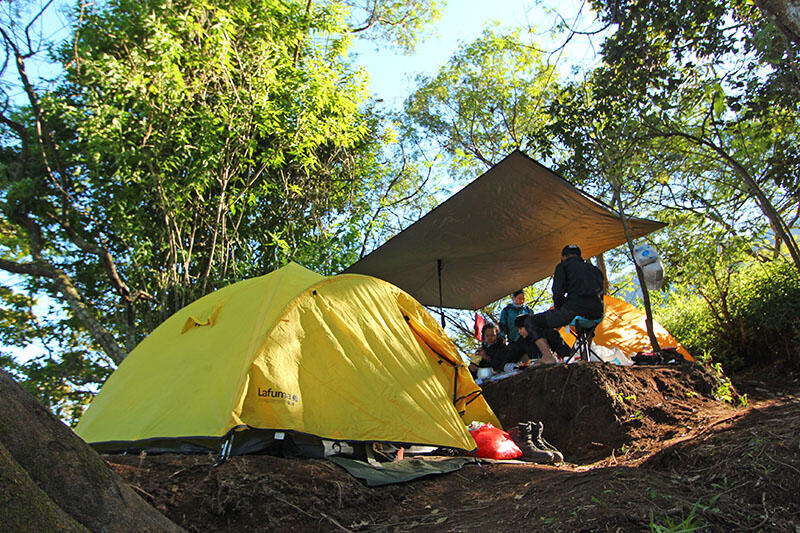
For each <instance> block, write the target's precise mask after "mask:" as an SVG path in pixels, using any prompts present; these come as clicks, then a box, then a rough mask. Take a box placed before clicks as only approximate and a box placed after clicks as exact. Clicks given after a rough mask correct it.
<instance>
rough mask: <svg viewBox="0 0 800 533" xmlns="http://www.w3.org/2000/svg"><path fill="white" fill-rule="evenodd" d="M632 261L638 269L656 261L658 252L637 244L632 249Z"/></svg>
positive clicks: (648, 246)
mask: <svg viewBox="0 0 800 533" xmlns="http://www.w3.org/2000/svg"><path fill="white" fill-rule="evenodd" d="M633 259H634V260H635V261H636V264H637V265H639V266H640V267H643V266H645V265H649V264H650V263H655V262H656V261H658V260H659V259H658V252H657V251H656V249H655V248H653V247H652V246H650V245H649V244H639V245H637V246H636V247H635V248H634V249H633Z"/></svg>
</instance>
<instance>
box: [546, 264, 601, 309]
mask: <svg viewBox="0 0 800 533" xmlns="http://www.w3.org/2000/svg"><path fill="white" fill-rule="evenodd" d="M553 304H554V305H555V308H556V309H559V308H561V307H565V308H567V309H570V310H571V311H574V312H575V313H576V314H578V315H581V316H583V317H585V318H600V317H602V316H603V273H602V272H600V269H599V268H597V267H596V266H594V265H593V264H591V263H589V262H588V261H584V260H583V259H581V258H579V257H569V258H567V259H565V260H564V261H562V262H561V263H559V264H557V265H556V270H555V272H554V273H553Z"/></svg>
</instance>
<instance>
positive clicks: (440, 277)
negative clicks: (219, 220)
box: [436, 259, 444, 329]
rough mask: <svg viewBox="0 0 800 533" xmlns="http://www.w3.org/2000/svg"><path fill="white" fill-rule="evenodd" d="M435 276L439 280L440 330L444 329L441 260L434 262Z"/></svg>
mask: <svg viewBox="0 0 800 533" xmlns="http://www.w3.org/2000/svg"><path fill="white" fill-rule="evenodd" d="M436 276H437V278H439V315H441V317H442V329H444V305H442V260H441V259H437V260H436Z"/></svg>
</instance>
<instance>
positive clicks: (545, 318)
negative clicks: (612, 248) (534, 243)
mask: <svg viewBox="0 0 800 533" xmlns="http://www.w3.org/2000/svg"><path fill="white" fill-rule="evenodd" d="M604 312H605V311H604V306H603V273H602V272H600V269H599V268H597V267H596V266H594V265H593V264H591V263H589V262H588V261H584V260H583V259H582V258H581V249H580V248H579V247H578V246H577V245H576V244H570V245H568V246H565V247H564V249H563V250H561V262H560V263H559V264H557V265H556V269H555V272H554V273H553V309H549V310H547V311H545V312H543V313H537V314H535V315H533V316H532V317H530V326H531V328H532V329H534V328H535V329H537V330H545V329H548V328H550V329H554V328H560V327H562V326H566V325H567V324H569V323H570V322H572V320H573V319H574V318H575V317H576V316H582V317H583V318H588V319H600V318H603V314H604ZM546 342H547V341H546V340H544V341H543V342H539V341H538V340H537V342H536V346H538V347H539V349H540V350H541V351H542V356H545V355H548V352H550V355H552V353H551V350H550V347H549V345H548V346H545V345H544V343H546Z"/></svg>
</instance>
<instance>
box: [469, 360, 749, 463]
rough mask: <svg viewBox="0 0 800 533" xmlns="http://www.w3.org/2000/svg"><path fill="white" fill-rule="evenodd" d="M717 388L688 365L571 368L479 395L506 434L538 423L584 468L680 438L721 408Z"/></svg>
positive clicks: (499, 384) (534, 374) (492, 386)
mask: <svg viewBox="0 0 800 533" xmlns="http://www.w3.org/2000/svg"><path fill="white" fill-rule="evenodd" d="M717 388H718V382H717V379H716V377H715V376H714V375H713V374H710V373H709V372H707V371H706V370H705V369H704V368H703V367H701V366H699V365H695V364H689V363H686V364H682V365H676V366H668V367H664V366H634V367H629V368H625V367H619V366H615V365H596V364H591V365H585V364H577V365H557V366H552V367H539V368H533V369H530V370H527V371H525V372H523V373H521V374H518V375H516V376H512V377H509V378H506V379H503V380H500V381H495V382H491V383H488V384H486V385H485V386H484V387H483V393H484V396H485V398H486V401H487V402H488V403H489V405H490V406H491V407H492V409H493V410H494V412H495V414H496V415H497V417H498V418H499V419H500V422H501V423H502V424H503V426H504V427H505V428H510V427H512V426H513V425H514V424H516V423H517V422H522V421H526V420H539V421H541V422H543V423H544V428H545V431H544V436H545V438H546V439H547V440H548V441H550V442H551V443H552V444H553V445H555V446H556V447H557V448H558V449H559V450H561V451H562V452H563V453H564V457H565V458H566V459H567V460H568V461H570V462H573V463H581V464H585V463H591V462H593V461H597V460H600V459H603V458H606V457H609V456H611V455H612V454H620V453H623V454H630V453H632V454H635V453H637V449H642V450H649V449H652V448H653V447H657V446H658V445H659V443H660V442H661V441H664V440H669V439H672V438H675V437H681V436H684V435H686V434H687V433H688V432H689V431H690V429H691V427H693V426H694V425H696V424H697V423H699V422H701V421H702V419H704V418H708V417H709V416H714V417H716V416H718V415H719V413H718V411H719V410H720V409H722V410H725V409H726V408H727V407H726V406H725V405H722V404H720V403H719V402H718V401H717V400H715V398H714V392H715V389H717ZM731 393H732V395H733V396H735V395H736V394H735V390H731ZM734 399H735V398H734Z"/></svg>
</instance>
